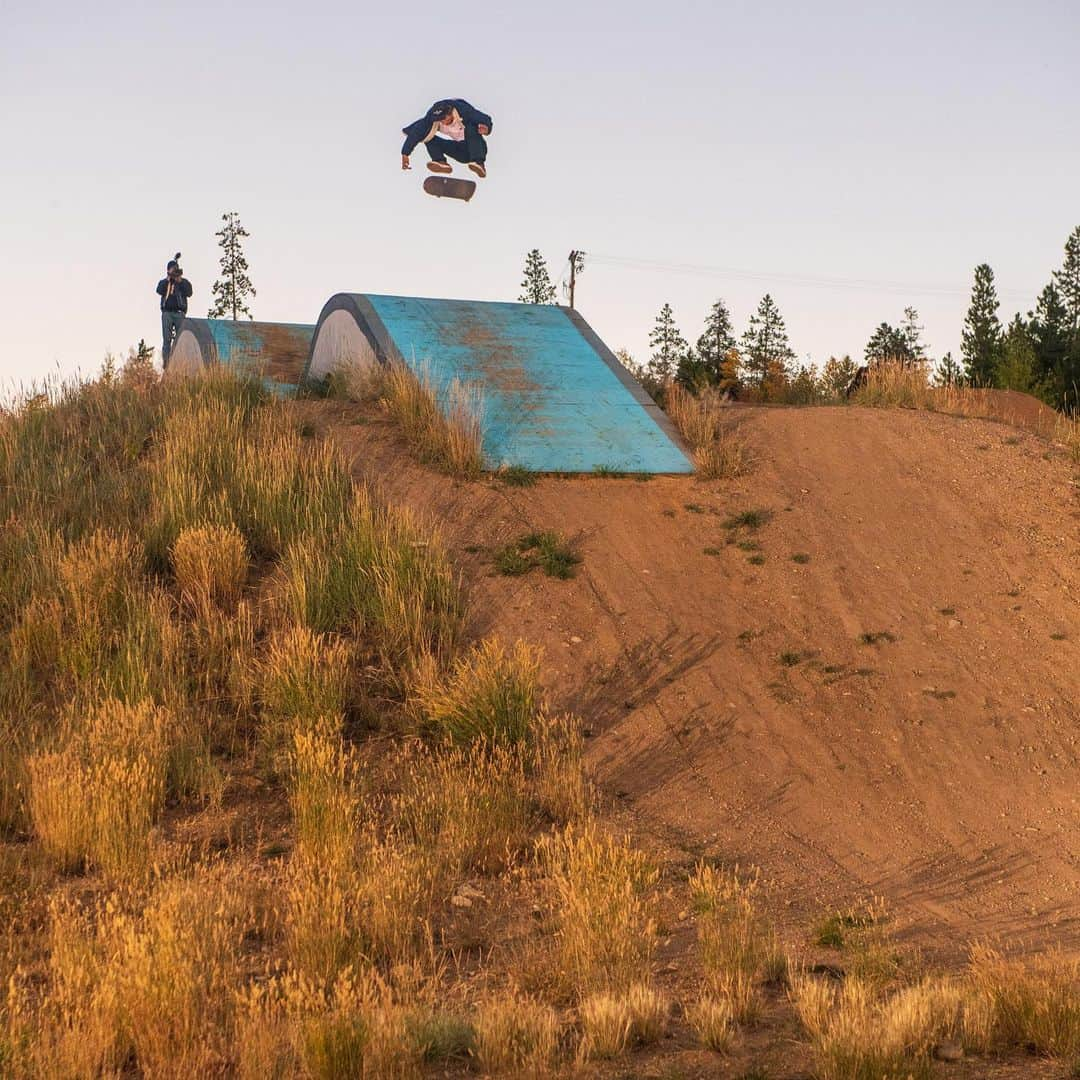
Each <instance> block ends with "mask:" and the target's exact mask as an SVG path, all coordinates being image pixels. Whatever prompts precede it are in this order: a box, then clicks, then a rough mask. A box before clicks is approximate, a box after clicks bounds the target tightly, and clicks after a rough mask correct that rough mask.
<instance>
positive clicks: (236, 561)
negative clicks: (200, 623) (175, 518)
mask: <svg viewBox="0 0 1080 1080" xmlns="http://www.w3.org/2000/svg"><path fill="white" fill-rule="evenodd" d="M250 562H251V560H250V558H249V556H248V550H247V543H246V541H245V540H244V537H243V536H242V535H241V533H240V530H239V529H237V528H236V526H235V525H226V526H221V525H206V526H201V527H191V528H187V529H184V530H183V531H182V532H181V533H180V535H179V536H178V537H177V538H176V543H175V544H174V545H173V549H172V565H173V573H174V574H175V575H176V584H177V587H178V588H179V590H180V595H181V597H182V598H183V599H184V600H185V601H186V602H187V603H188V604H190V605H191V607H192V608H193V609H194V610H195V611H196V612H198V613H200V614H203V615H210V614H211V613H213V612H214V611H215V609H217V610H221V611H230V610H232V609H233V608H234V607H235V606H236V603H237V601H238V600H239V599H240V594H241V591H242V590H243V588H244V585H245V584H246V582H247V576H248V570H249V567H250Z"/></svg>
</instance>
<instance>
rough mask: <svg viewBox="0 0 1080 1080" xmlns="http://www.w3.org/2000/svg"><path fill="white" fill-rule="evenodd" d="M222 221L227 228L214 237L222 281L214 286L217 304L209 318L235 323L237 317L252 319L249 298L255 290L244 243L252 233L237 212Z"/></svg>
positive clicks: (214, 305)
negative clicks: (229, 320) (216, 242)
mask: <svg viewBox="0 0 1080 1080" xmlns="http://www.w3.org/2000/svg"><path fill="white" fill-rule="evenodd" d="M221 220H222V221H223V222H224V224H223V225H222V227H221V229H220V230H219V231H218V232H216V233H215V234H214V235H215V236H216V237H217V238H218V246H219V247H220V248H221V261H220V266H221V277H220V278H219V279H218V280H217V281H215V282H214V290H213V297H214V303H213V306H212V307H211V308H210V311H209V313H208V314H209V317H210V318H211V319H224V318H226V317H228V318H231V319H232V320H233V322H235V321H236V319H237V316H238V315H246V316H247V317H248V318H249V319H250V318H251V311H250V310H249V309H248V306H247V298H248V297H249V296H254V295H255V287H254V286H253V285H252V284H251V279H250V278H249V277H248V264H247V259H246V258H245V256H244V248H243V243H242V241H243V240H245V239H246V238H247V237H248V236H249V235H250V233H248V231H247V229H245V228H244V226H243V225H241V224H240V216H239V214H237V212H236V211H235V210H230V211H229V212H228V213H226V214H222V215H221Z"/></svg>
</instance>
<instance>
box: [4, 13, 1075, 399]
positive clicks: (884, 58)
mask: <svg viewBox="0 0 1080 1080" xmlns="http://www.w3.org/2000/svg"><path fill="white" fill-rule="evenodd" d="M1000 7H1002V8H1007V10H992V9H991V7H990V5H987V4H985V3H978V4H977V3H974V2H969V0H960V2H953V3H949V2H945V0H937V2H934V3H930V2H928V0H910V2H908V3H907V4H904V5H898V4H895V3H883V2H879V0H864V2H862V3H855V2H849V0H843V2H840V0H828V2H824V3H817V4H807V3H802V4H796V3H779V2H770V0H762V2H758V3H755V2H740V3H731V2H718V3H688V2H685V0H669V2H667V3H664V4H657V3H649V4H644V3H637V2H632V0H630V2H627V3H623V4H616V5H610V6H609V5H606V4H605V5H602V6H601V5H584V4H571V3H568V2H565V0H554V2H549V3H545V4H543V5H537V6H536V7H534V8H530V9H528V10H527V11H526V10H523V9H521V8H519V7H518V6H516V5H505V4H502V5H496V4H493V3H491V2H490V0H476V2H475V3H473V4H472V5H471V6H469V7H468V8H466V9H464V10H462V9H461V8H460V6H459V7H458V8H456V9H455V10H453V11H452V12H451V11H450V9H449V8H448V6H447V5H446V4H434V3H430V2H428V0H421V2H414V3H412V4H409V5H386V6H385V7H378V8H376V7H375V6H374V5H372V4H370V2H369V3H367V4H364V3H350V4H346V3H340V2H330V0H310V2H308V3H307V4H304V5H296V4H280V3H274V2H267V3H262V4H260V5H257V6H256V5H230V6H227V7H225V6H221V5H219V4H215V3H209V2H206V0H192V2H190V3H187V4H173V5H160V4H153V3H150V4H148V3H145V2H143V3H138V4H136V3H130V2H117V0H101V2H100V3H97V4H96V5H86V4H74V3H71V2H70V0H61V2H60V3H54V4H37V5H30V4H28V3H25V2H23V0H0V17H2V21H0V26H2V32H0V146H2V147H3V169H2V171H0V208H2V209H0V398H2V397H3V396H5V392H6V391H7V390H8V389H9V388H10V387H11V386H12V384H14V383H26V382H30V381H33V380H38V379H41V378H43V377H45V376H47V375H50V374H55V373H57V372H60V373H62V374H69V373H73V372H75V371H76V370H79V371H81V372H83V373H84V374H89V373H92V372H93V371H95V370H96V369H97V368H98V367H99V365H100V363H101V359H102V357H103V356H104V354H105V353H106V352H107V351H112V352H114V353H122V352H124V351H126V349H127V348H128V347H129V346H130V345H132V344H134V343H135V342H136V341H137V340H138V339H139V338H140V337H144V338H146V340H147V341H148V342H150V343H152V344H154V345H155V346H160V323H159V315H158V310H157V298H156V297H155V295H154V286H155V285H156V283H157V280H158V279H159V278H160V277H161V276H162V275H163V273H164V264H165V261H166V260H167V259H168V258H170V257H171V255H172V253H173V252H174V251H176V250H177V249H179V250H181V251H182V252H183V253H184V259H183V263H184V268H185V272H186V274H187V276H188V277H189V278H190V279H191V280H192V282H193V285H194V288H195V295H194V297H193V299H192V303H191V314H193V315H199V316H202V315H205V314H206V310H207V307H208V305H209V302H210V286H211V283H212V281H213V279H214V277H215V275H216V271H217V250H216V242H215V239H214V232H215V230H216V229H217V228H218V227H219V221H220V217H221V214H222V212H223V211H224V210H228V209H236V210H237V211H239V213H240V216H241V218H242V220H243V222H244V224H245V225H246V227H247V228H248V230H249V231H250V232H251V234H252V235H251V239H250V240H249V241H248V243H247V253H248V258H249V262H250V265H251V277H252V279H253V281H254V283H255V286H256V288H257V289H258V295H257V296H256V298H255V300H254V302H253V304H252V310H253V313H254V315H255V318H257V319H265V320H271V321H282V322H311V323H313V322H315V320H316V318H317V317H318V314H319V311H320V309H321V307H322V305H323V303H324V302H325V301H326V300H327V299H328V298H329V297H330V296H331V295H332V294H333V293H336V292H346V291H348V292H379V293H401V294H406V295H416V296H448V297H466V298H471V299H481V300H514V299H516V298H517V295H518V292H519V283H520V281H521V274H522V266H523V264H524V259H525V253H526V252H527V251H528V250H529V249H530V248H533V247H538V248H540V249H541V251H542V252H543V253H544V255H545V256H546V257H547V259H548V261H549V264H550V266H551V269H552V271H553V274H555V275H556V276H558V275H560V274H561V273H562V270H563V266H564V263H565V258H566V254H567V252H569V251H570V249H571V248H574V247H576V248H579V249H582V250H584V251H586V252H588V253H592V254H595V255H598V256H614V257H618V258H619V259H624V260H628V262H617V261H611V262H607V261H604V260H601V259H598V260H597V261H596V262H591V263H590V264H589V265H588V266H587V269H586V271H585V273H584V275H583V276H582V278H581V279H580V283H579V291H578V305H577V306H578V308H579V309H580V310H581V312H582V314H583V315H584V316H585V317H586V319H588V320H589V322H590V323H592V325H593V326H594V327H595V329H596V330H597V331H598V333H599V334H600V336H601V337H602V338H604V340H605V341H606V342H607V343H608V344H609V345H610V346H611V347H612V348H620V347H625V348H628V349H629V350H630V352H631V353H632V354H633V355H634V356H635V358H637V359H638V360H644V359H646V358H647V355H648V348H647V337H648V333H649V329H650V328H651V325H652V322H653V319H654V318H655V316H656V313H657V311H658V310H659V308H660V306H661V305H662V304H663V303H664V302H665V301H668V302H670V303H671V304H672V305H673V307H674V309H675V315H676V318H677V320H678V322H679V325H680V327H681V329H682V330H683V332H684V334H686V336H687V337H689V338H690V339H691V340H693V339H694V338H696V336H697V335H698V334H699V332H700V329H701V323H702V321H703V318H704V316H705V314H706V312H707V310H708V308H709V306H710V304H711V303H712V302H713V301H714V300H715V299H716V298H717V297H720V296H722V297H724V298H725V299H726V300H727V302H728V304H729V306H730V307H731V309H732V312H733V315H734V319H735V324H736V330H737V331H738V332H740V333H741V331H742V329H743V327H744V326H745V323H746V319H747V317H748V316H749V314H750V313H751V312H752V311H753V310H754V308H755V307H756V306H757V303H758V301H759V299H760V298H761V296H762V294H763V293H765V292H770V293H771V294H772V296H773V298H774V299H775V300H776V302H777V304H778V305H779V307H780V309H781V311H782V313H783V315H784V317H785V319H786V322H787V327H788V332H789V336H790V339H791V344H792V347H793V348H794V349H795V351H796V353H797V355H798V356H799V357H800V359H804V358H806V356H807V355H809V356H810V357H812V358H813V359H814V360H815V361H818V362H821V361H823V360H824V359H825V358H826V357H827V356H828V355H830V354H833V353H835V354H842V353H845V352H849V353H851V354H852V355H853V356H861V355H862V351H863V348H864V346H865V343H866V341H867V339H868V338H869V336H870V334H871V333H872V332H873V329H874V327H875V326H876V325H877V324H878V323H880V322H881V321H882V320H887V321H889V322H892V323H896V322H898V321H899V320H900V318H901V314H902V311H903V308H904V307H905V306H907V305H908V304H911V305H912V306H914V307H916V308H917V309H918V310H919V312H920V315H921V321H922V322H923V324H924V325H925V327H926V332H925V335H924V337H925V339H926V342H927V344H928V346H929V349H930V351H931V354H932V355H934V356H939V355H940V354H941V353H943V352H945V351H946V350H950V349H951V350H952V351H953V353H954V355H958V354H959V344H960V332H961V324H962V320H963V315H964V311H965V309H966V306H967V301H968V291H969V289H970V285H971V279H972V273H973V268H974V267H975V265H976V264H977V263H979V262H983V261H985V262H989V263H990V264H991V266H992V267H993V268H994V271H995V274H996V276H997V282H998V289H999V295H1000V296H1001V298H1002V310H1001V315H1002V319H1003V321H1007V320H1008V319H1009V318H1010V317H1011V316H1012V314H1013V312H1015V311H1017V310H1019V311H1025V312H1026V311H1027V310H1028V309H1030V308H1031V307H1033V306H1034V302H1035V297H1036V295H1037V293H1038V292H1039V290H1041V289H1042V287H1043V286H1044V285H1045V284H1046V283H1047V281H1049V279H1050V273H1051V271H1052V270H1055V269H1057V268H1058V267H1059V266H1060V264H1061V258H1062V250H1063V247H1064V243H1065V240H1066V237H1067V236H1068V234H1069V232H1070V231H1071V230H1072V229H1073V228H1074V227H1076V226H1077V225H1080V139H1078V138H1077V136H1076V130H1077V119H1078V117H1077V114H1078V105H1080V64H1078V63H1077V53H1078V44H1080V5H1076V4H1069V3H1065V2H1062V0H1056V2H1049V0H1032V2H1030V3H1028V4H1026V5H1023V6H1021V5H1017V4H1009V5H1000ZM447 96H455V97H456V96H461V97H465V98H467V99H469V100H470V101H471V102H472V103H473V104H474V105H477V106H479V107H480V108H482V109H484V110H485V111H487V112H490V113H491V114H492V115H493V116H494V120H495V131H494V134H493V136H492V138H491V141H490V158H489V169H490V175H489V178H488V179H487V180H486V181H482V182H481V186H480V191H479V192H478V193H477V195H476V197H475V198H474V199H473V201H472V202H471V203H469V204H460V203H452V202H449V201H447V200H435V199H431V198H429V197H427V196H425V195H423V193H422V192H421V191H420V190H419V189H420V183H421V180H422V178H423V176H424V175H426V172H425V170H424V168H423V165H424V162H425V160H426V154H425V153H424V151H423V149H422V148H421V149H419V150H418V151H417V153H416V154H415V155H414V157H413V164H414V169H413V171H412V172H411V173H402V172H401V170H400V165H399V156H398V155H399V150H400V144H401V139H402V137H401V135H400V128H401V127H402V125H403V124H405V123H407V122H409V121H411V120H414V119H415V118H416V117H417V116H419V115H421V114H422V113H423V112H424V110H425V109H426V108H427V107H428V105H430V104H431V102H432V101H433V100H435V99H437V98H440V97H447ZM676 267H691V268H700V267H713V268H721V269H723V270H725V271H731V270H736V271H740V272H741V273H740V274H738V275H732V274H729V273H723V274H721V273H704V272H701V271H700V270H683V269H676ZM839 282H843V284H841V283H839ZM866 282H869V283H876V284H872V285H869V286H868V285H865V284H862V283H866ZM893 284H896V285H899V286H900V287H892V285H893Z"/></svg>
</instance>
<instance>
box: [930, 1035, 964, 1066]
mask: <svg viewBox="0 0 1080 1080" xmlns="http://www.w3.org/2000/svg"><path fill="white" fill-rule="evenodd" d="M963 1056H964V1048H963V1047H962V1046H961V1045H960V1044H959V1043H958V1042H955V1041H953V1040H952V1039H946V1041H945V1042H940V1043H938V1044H937V1046H935V1047H934V1057H935V1058H937V1060H938V1061H959V1060H960V1059H961V1058H962V1057H963Z"/></svg>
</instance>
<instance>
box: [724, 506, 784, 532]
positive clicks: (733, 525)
mask: <svg viewBox="0 0 1080 1080" xmlns="http://www.w3.org/2000/svg"><path fill="white" fill-rule="evenodd" d="M772 516H773V515H772V511H771V510H762V509H757V510H743V511H740V512H739V513H738V514H730V515H729V516H728V517H726V518H724V522H723V524H724V528H725V529H751V530H753V529H760V528H761V527H762V526H763V525H767V524H768V523H769V522H770V521H771V520H772Z"/></svg>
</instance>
